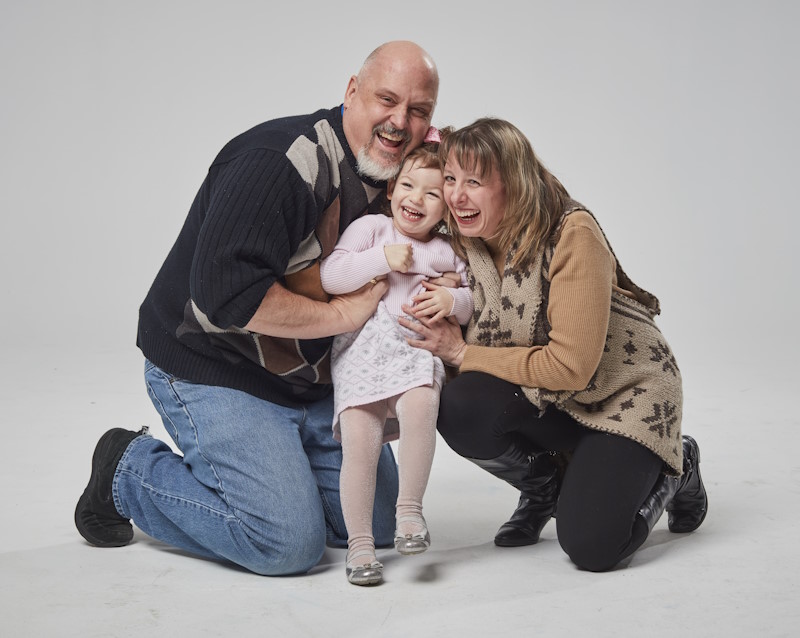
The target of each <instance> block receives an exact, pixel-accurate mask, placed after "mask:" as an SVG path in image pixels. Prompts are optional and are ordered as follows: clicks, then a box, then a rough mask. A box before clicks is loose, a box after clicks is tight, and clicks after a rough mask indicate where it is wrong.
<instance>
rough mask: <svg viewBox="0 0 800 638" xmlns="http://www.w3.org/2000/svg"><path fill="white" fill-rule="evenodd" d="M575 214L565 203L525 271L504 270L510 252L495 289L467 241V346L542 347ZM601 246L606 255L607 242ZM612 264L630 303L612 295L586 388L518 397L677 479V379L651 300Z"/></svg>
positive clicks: (573, 205)
mask: <svg viewBox="0 0 800 638" xmlns="http://www.w3.org/2000/svg"><path fill="white" fill-rule="evenodd" d="M576 210H584V211H586V210H587V209H586V208H585V207H584V206H581V205H580V204H578V203H577V202H574V201H573V202H570V205H569V207H568V208H567V210H565V211H564V214H563V215H562V218H561V220H560V222H559V225H558V228H557V230H556V231H555V232H554V233H553V236H552V238H551V241H550V242H548V244H547V245H546V247H545V248H544V249H543V250H541V251H539V253H538V254H537V255H536V258H535V259H534V260H533V262H532V263H529V264H528V265H526V266H523V267H517V268H513V269H512V268H511V267H510V262H511V260H512V259H513V257H514V254H515V252H516V246H514V247H513V248H512V249H511V251H510V252H509V254H508V255H507V256H506V260H505V264H506V265H505V271H504V273H503V279H502V281H501V280H500V278H499V277H498V275H497V269H496V268H495V265H494V262H493V261H492V258H491V256H490V255H489V252H488V250H487V249H486V246H485V244H484V243H483V242H482V241H480V240H475V239H473V240H469V243H468V244H467V257H468V261H469V271H470V273H469V275H470V276H469V279H470V287H471V288H472V291H473V296H474V301H475V312H474V314H473V318H472V320H471V321H470V323H469V326H468V327H467V331H466V341H467V343H470V344H477V345H482V346H495V347H504V346H533V345H540V346H544V345H547V343H548V342H549V332H550V325H549V323H548V321H547V302H548V295H549V291H550V281H549V270H550V261H551V259H552V256H553V251H554V250H555V244H556V243H557V241H558V237H559V235H560V229H561V226H562V225H563V223H564V220H565V219H566V217H567V215H569V214H570V213H572V212H574V211H576ZM587 212H589V211H587ZM590 214H591V213H590ZM593 217H594V216H593ZM595 221H597V220H595ZM598 227H599V224H598ZM601 232H602V229H601ZM603 237H604V238H605V234H603ZM606 245H607V246H608V248H609V250H610V251H611V254H612V255H613V254H614V252H613V250H611V245H610V244H609V243H608V239H607V238H606ZM614 258H615V259H616V255H614ZM616 263H617V269H616V274H617V283H618V284H619V286H620V287H621V288H624V289H625V290H629V291H631V292H633V293H634V294H635V295H636V299H635V300H634V299H631V298H629V297H627V296H625V295H623V294H621V293H619V292H617V291H612V293H611V313H610V319H609V325H608V333H607V336H606V345H605V349H604V351H603V355H602V357H601V359H600V363H599V365H598V367H597V370H596V372H595V374H594V376H593V377H592V379H591V380H590V382H589V385H588V386H587V387H586V388H585V389H583V390H579V391H559V392H552V391H549V390H546V389H544V388H522V391H523V392H524V393H525V396H526V397H527V398H528V400H529V401H530V402H531V403H533V404H534V405H535V406H536V407H537V408H539V410H541V411H544V410H545V409H547V407H548V406H549V405H552V406H554V407H555V408H557V409H559V410H562V411H564V412H566V413H567V414H569V415H570V416H571V417H572V418H574V419H575V420H576V421H578V422H579V423H582V424H583V425H585V426H586V427H589V428H592V429H594V430H601V431H604V432H611V433H613V434H619V435H621V436H625V437H628V438H630V439H633V440H634V441H637V442H638V443H640V444H641V445H644V446H645V447H646V448H648V449H650V450H652V451H653V452H654V453H655V454H656V455H658V456H659V457H660V458H661V459H662V460H663V461H664V463H665V465H666V467H665V471H666V472H668V473H670V474H680V473H681V472H682V471H683V446H682V441H681V413H682V408H683V393H682V389H681V374H680V371H679V370H678V366H677V363H676V362H675V357H674V356H673V354H672V351H671V350H670V347H669V345H668V344H667V341H666V339H665V338H664V336H663V335H662V334H661V331H660V330H659V329H658V327H657V326H656V324H655V322H654V321H653V318H654V317H655V316H656V315H657V314H659V312H660V307H659V302H658V299H657V298H656V297H655V296H654V295H652V294H651V293H649V292H647V291H646V290H643V289H642V288H639V287H638V286H637V285H636V284H634V283H633V282H632V281H631V280H630V279H629V278H628V276H627V275H626V274H625V272H624V271H623V270H622V268H621V267H620V265H619V261H618V260H617V262H616Z"/></svg>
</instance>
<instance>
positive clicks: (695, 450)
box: [667, 436, 708, 534]
mask: <svg viewBox="0 0 800 638" xmlns="http://www.w3.org/2000/svg"><path fill="white" fill-rule="evenodd" d="M680 480H681V484H680V486H679V487H678V491H677V492H676V493H675V496H673V497H672V500H671V501H670V502H669V504H668V505H667V513H668V519H667V522H668V524H669V531H670V532H676V533H680V534H685V533H686V532H693V531H694V530H696V529H697V528H698V527H700V525H701V524H702V522H703V521H704V520H705V518H706V512H707V511H708V494H706V488H705V485H703V477H702V476H700V448H699V447H698V445H697V441H695V440H694V439H693V438H692V437H690V436H684V437H683V475H682V476H681V478H680Z"/></svg>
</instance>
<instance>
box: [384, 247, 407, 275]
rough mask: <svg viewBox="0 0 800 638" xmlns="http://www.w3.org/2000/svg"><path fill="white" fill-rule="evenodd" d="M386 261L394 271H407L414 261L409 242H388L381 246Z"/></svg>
mask: <svg viewBox="0 0 800 638" xmlns="http://www.w3.org/2000/svg"><path fill="white" fill-rule="evenodd" d="M383 253H384V254H385V255H386V263H387V264H389V268H391V269H392V270H394V271H395V272H408V270H409V268H411V264H412V263H413V262H414V249H413V247H412V246H411V244H389V245H387V246H384V247H383Z"/></svg>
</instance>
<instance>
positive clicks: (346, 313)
mask: <svg viewBox="0 0 800 638" xmlns="http://www.w3.org/2000/svg"><path fill="white" fill-rule="evenodd" d="M387 290H389V282H388V281H386V278H383V279H376V280H375V283H372V282H369V283H367V284H366V285H365V286H362V287H361V288H359V289H358V290H356V291H355V292H351V293H347V294H346V295H336V296H335V297H333V298H331V300H330V302H329V304H328V305H329V306H330V307H331V308H333V309H334V310H335V311H336V312H337V313H338V314H339V317H340V323H339V324H337V325H340V326H346V327H345V328H344V329H343V330H337V332H335V333H334V334H339V333H342V332H353V331H354V330H358V329H359V328H360V327H361V326H363V325H364V324H365V323H366V322H367V319H369V318H370V317H371V316H372V315H373V314H374V313H375V309H376V308H377V307H378V302H379V301H380V300H381V297H383V295H385V294H386V291H387Z"/></svg>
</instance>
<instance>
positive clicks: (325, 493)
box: [75, 41, 439, 575]
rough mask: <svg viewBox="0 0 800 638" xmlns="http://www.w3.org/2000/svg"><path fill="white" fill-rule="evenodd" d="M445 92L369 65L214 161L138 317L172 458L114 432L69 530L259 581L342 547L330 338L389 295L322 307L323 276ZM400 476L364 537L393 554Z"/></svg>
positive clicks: (159, 446)
mask: <svg viewBox="0 0 800 638" xmlns="http://www.w3.org/2000/svg"><path fill="white" fill-rule="evenodd" d="M438 87H439V80H438V74H437V71H436V66H435V64H434V63H433V60H432V59H431V57H430V56H429V55H428V54H427V53H426V52H425V51H424V50H423V49H421V48H420V47H419V46H417V45H416V44H414V43H412V42H402V41H400V42H389V43H386V44H384V45H382V46H381V47H379V48H378V49H376V50H375V51H373V52H372V53H371V54H370V55H369V57H368V58H367V59H366V61H365V62H364V65H363V66H362V68H361V70H360V71H359V73H358V75H355V76H353V77H351V78H350V80H349V82H348V84H347V89H346V91H345V96H344V103H343V104H341V105H339V106H336V107H335V108H332V109H326V110H320V111H317V112H315V113H312V114H310V115H300V116H295V117H287V118H281V119H277V120H272V121H268V122H265V123H263V124H260V125H258V126H256V127H254V128H252V129H250V130H249V131H246V132H245V133H242V134H241V135H239V136H238V137H236V138H234V139H233V140H231V141H230V142H229V143H228V144H227V145H226V146H225V147H224V148H223V149H222V151H220V153H219V154H218V155H217V157H216V159H215V160H214V161H213V163H212V164H211V167H210V168H209V171H208V175H207V176H206V179H205V181H204V182H203V184H202V185H201V187H200V190H199V192H198V193H197V195H196V197H195V199H194V202H193V203H192V206H191V208H190V210H189V214H188V216H187V218H186V221H185V223H184V226H183V228H182V230H181V231H180V233H179V235H178V238H177V240H176V242H175V244H174V246H173V247H172V250H171V251H170V253H169V254H168V255H167V258H166V260H165V261H164V264H163V266H162V267H161V270H160V271H159V273H158V275H157V276H156V279H155V281H154V283H153V285H152V287H151V289H150V291H149V293H148V294H147V297H146V298H145V300H144V302H143V303H142V306H141V308H140V313H139V331H138V338H137V345H138V346H139V348H140V349H141V350H142V352H143V354H144V356H145V382H146V385H147V390H148V393H149V395H150V398H151V399H152V401H153V405H154V406H155V407H156V409H157V410H158V412H159V413H160V415H161V418H162V420H163V423H164V426H165V428H166V430H167V432H168V433H169V435H170V436H171V437H172V439H173V441H174V443H175V445H176V446H177V448H178V449H179V450H180V451H181V453H182V455H178V454H174V453H173V452H172V450H171V448H170V447H168V446H167V445H166V444H165V443H164V442H162V441H159V440H158V439H155V438H153V437H151V436H149V435H148V434H147V429H146V428H143V429H142V430H140V431H139V432H133V431H130V430H125V429H121V428H115V429H112V430H109V431H108V432H106V433H105V434H104V435H103V436H102V437H101V438H100V441H99V442H98V444H97V446H96V448H95V451H94V456H93V458H92V471H91V476H90V479H89V484H88V486H87V487H86V490H85V491H84V493H83V495H82V496H81V498H80V499H79V501H78V505H77V507H76V510H75V524H76V526H77V528H78V531H79V532H80V533H81V535H82V536H83V537H84V538H85V539H86V540H87V541H88V542H89V543H91V544H92V545H95V546H98V547H120V546H123V545H126V544H128V543H129V542H130V541H131V540H132V538H133V528H132V526H131V522H130V521H131V520H132V521H133V522H134V523H135V524H136V526H137V527H139V528H140V529H141V530H142V531H143V532H145V533H146V534H148V535H150V536H152V537H153V538H156V539H158V540H160V541H163V542H165V543H167V544H169V545H172V546H174V547H179V548H181V549H183V550H185V551H188V552H191V553H193V554H196V555H199V556H204V557H208V558H213V559H218V560H222V561H229V562H232V563H236V564H238V565H241V566H243V567H245V568H247V569H249V570H251V571H253V572H256V573H258V574H265V575H284V574H298V573H303V572H306V571H307V570H309V569H310V568H311V567H313V566H314V565H316V564H317V562H319V560H320V558H321V557H322V554H323V551H324V548H325V545H326V542H327V544H329V545H331V546H334V547H346V546H347V531H346V529H345V525H344V519H343V517H342V512H341V506H340V503H339V468H340V466H341V447H340V446H339V444H338V443H336V442H335V441H334V440H333V437H332V433H331V421H332V415H333V402H332V393H331V380H330V369H329V363H330V345H331V341H332V336H333V335H335V334H339V333H342V332H350V331H352V330H354V329H356V328H357V327H359V326H360V325H362V324H363V323H364V322H365V321H366V319H367V318H368V317H369V316H371V315H372V313H373V312H374V310H375V308H376V307H377V304H378V301H379V300H380V298H381V296H382V295H383V294H384V292H385V291H386V284H385V283H384V282H378V283H377V284H374V285H372V284H370V285H368V286H366V287H365V289H363V290H360V291H358V292H355V293H352V294H349V295H343V296H339V297H333V298H328V296H327V295H326V294H325V293H324V291H323V290H322V287H321V285H320V279H319V262H320V260H321V259H322V258H324V257H326V256H327V255H328V254H329V253H330V252H331V250H332V249H333V247H334V245H335V243H336V240H337V239H338V237H339V235H340V234H341V233H342V231H343V230H344V229H345V228H346V227H347V225H348V224H349V223H350V222H352V221H353V220H354V219H356V218H357V217H360V216H361V215H364V214H368V213H373V212H377V210H378V208H379V205H380V201H379V199H380V196H382V194H383V193H384V192H385V190H386V185H385V182H386V180H388V179H389V178H391V177H393V176H394V175H395V173H396V172H397V170H398V169H399V167H400V164H401V162H402V158H403V156H404V155H405V154H406V153H407V152H408V151H409V150H411V149H413V148H415V147H417V146H419V145H420V144H421V143H422V139H423V137H424V136H425V133H426V132H427V131H428V128H429V126H430V122H431V116H432V114H433V109H434V107H435V105H436V98H437V93H438ZM396 498H397V468H396V465H395V461H394V457H393V456H392V452H391V449H390V448H389V447H388V446H385V447H384V449H383V451H382V454H381V460H380V463H379V467H378V486H377V491H376V497H375V511H374V522H373V529H374V531H375V538H376V542H377V543H378V544H379V545H391V543H392V540H393V536H394V504H395V500H396Z"/></svg>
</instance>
